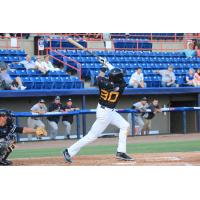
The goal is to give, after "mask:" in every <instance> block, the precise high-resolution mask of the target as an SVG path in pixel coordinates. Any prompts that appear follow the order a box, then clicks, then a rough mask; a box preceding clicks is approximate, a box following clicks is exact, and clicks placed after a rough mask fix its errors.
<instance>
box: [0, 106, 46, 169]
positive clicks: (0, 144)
mask: <svg viewBox="0 0 200 200" xmlns="http://www.w3.org/2000/svg"><path fill="white" fill-rule="evenodd" d="M17 133H20V134H35V135H37V136H39V137H41V136H46V135H47V132H46V130H45V129H44V128H42V127H38V128H37V129H33V128H28V127H17V126H16V125H15V123H14V120H13V117H12V113H11V111H10V110H7V109H0V165H4V166H5V165H12V162H11V161H9V160H7V158H8V156H9V155H10V153H11V152H12V151H13V149H14V148H15V143H16V137H17Z"/></svg>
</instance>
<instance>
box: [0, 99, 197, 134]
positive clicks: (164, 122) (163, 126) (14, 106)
mask: <svg viewBox="0 0 200 200" xmlns="http://www.w3.org/2000/svg"><path fill="white" fill-rule="evenodd" d="M141 97H142V96H123V97H122V99H121V101H120V102H119V104H118V107H117V108H129V107H131V105H132V103H133V102H136V101H138V100H139V99H140V98H141ZM147 97H149V98H151V99H152V98H153V97H154V96H147ZM156 97H157V98H158V99H159V101H160V105H161V106H163V105H169V104H170V102H171V101H191V100H192V101H195V100H196V96H195V95H176V96H170V95H160V96H159V97H158V96H156ZM43 98H44V99H45V100H46V102H47V105H48V104H49V103H50V102H51V101H53V98H52V97H43ZM66 98H67V97H62V102H63V103H64V102H65V99H66ZM97 98H98V97H97V96H87V97H86V105H87V107H86V108H87V109H94V108H96V105H97V102H98V99H97ZM38 99H39V98H6V99H4V98H1V99H0V105H1V107H3V108H9V109H11V110H13V111H18V112H23V111H29V110H30V108H31V107H32V105H34V104H35V103H36V102H37V101H38ZM72 99H73V102H74V105H77V106H79V107H80V108H81V96H74V97H73V96H72ZM122 115H123V116H124V117H125V118H126V117H127V114H122ZM192 115H193V114H192ZM74 119H75V118H74ZM86 119H87V131H88V130H89V129H90V127H91V125H92V124H93V123H94V121H95V115H94V114H92V115H91V114H90V115H87V118H86ZM177 121H178V120H177ZM44 122H45V124H46V125H47V127H48V123H47V121H46V119H45V118H44ZM175 123H176V122H175ZM178 123H181V120H179V121H178ZM20 124H21V125H22V126H26V125H27V119H25V118H21V119H20ZM75 125H76V123H74V124H73V128H72V132H73V133H74V134H75V133H76V126H75ZM187 125H188V127H190V126H193V125H191V123H190V121H188V124H187ZM81 126H82V119H81ZM192 128H193V127H192ZM152 129H153V130H159V131H160V133H169V132H170V113H167V114H166V115H164V114H163V113H162V114H158V115H157V116H156V117H155V118H154V119H153V120H152ZM189 130H192V129H191V128H189ZM59 132H60V134H62V133H63V132H64V126H63V125H62V123H61V122H60V130H59ZM105 132H109V133H110V132H118V130H117V128H115V127H113V126H111V125H110V126H109V127H108V128H107V129H106V130H105Z"/></svg>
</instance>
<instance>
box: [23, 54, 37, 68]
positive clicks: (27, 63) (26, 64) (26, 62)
mask: <svg viewBox="0 0 200 200" xmlns="http://www.w3.org/2000/svg"><path fill="white" fill-rule="evenodd" d="M20 63H21V64H23V65H24V67H25V68H26V70H28V69H36V66H35V62H34V61H33V60H31V57H30V56H29V55H27V56H26V60H22V61H21V62H20Z"/></svg>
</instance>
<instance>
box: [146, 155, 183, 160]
mask: <svg viewBox="0 0 200 200" xmlns="http://www.w3.org/2000/svg"><path fill="white" fill-rule="evenodd" d="M148 160H155V161H156V160H157V161H163V160H167V161H180V160H181V159H180V158H178V157H175V156H166V157H154V158H148Z"/></svg>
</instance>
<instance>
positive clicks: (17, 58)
mask: <svg viewBox="0 0 200 200" xmlns="http://www.w3.org/2000/svg"><path fill="white" fill-rule="evenodd" d="M22 60H25V56H0V62H5V63H12V62H20V61H22Z"/></svg>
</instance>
